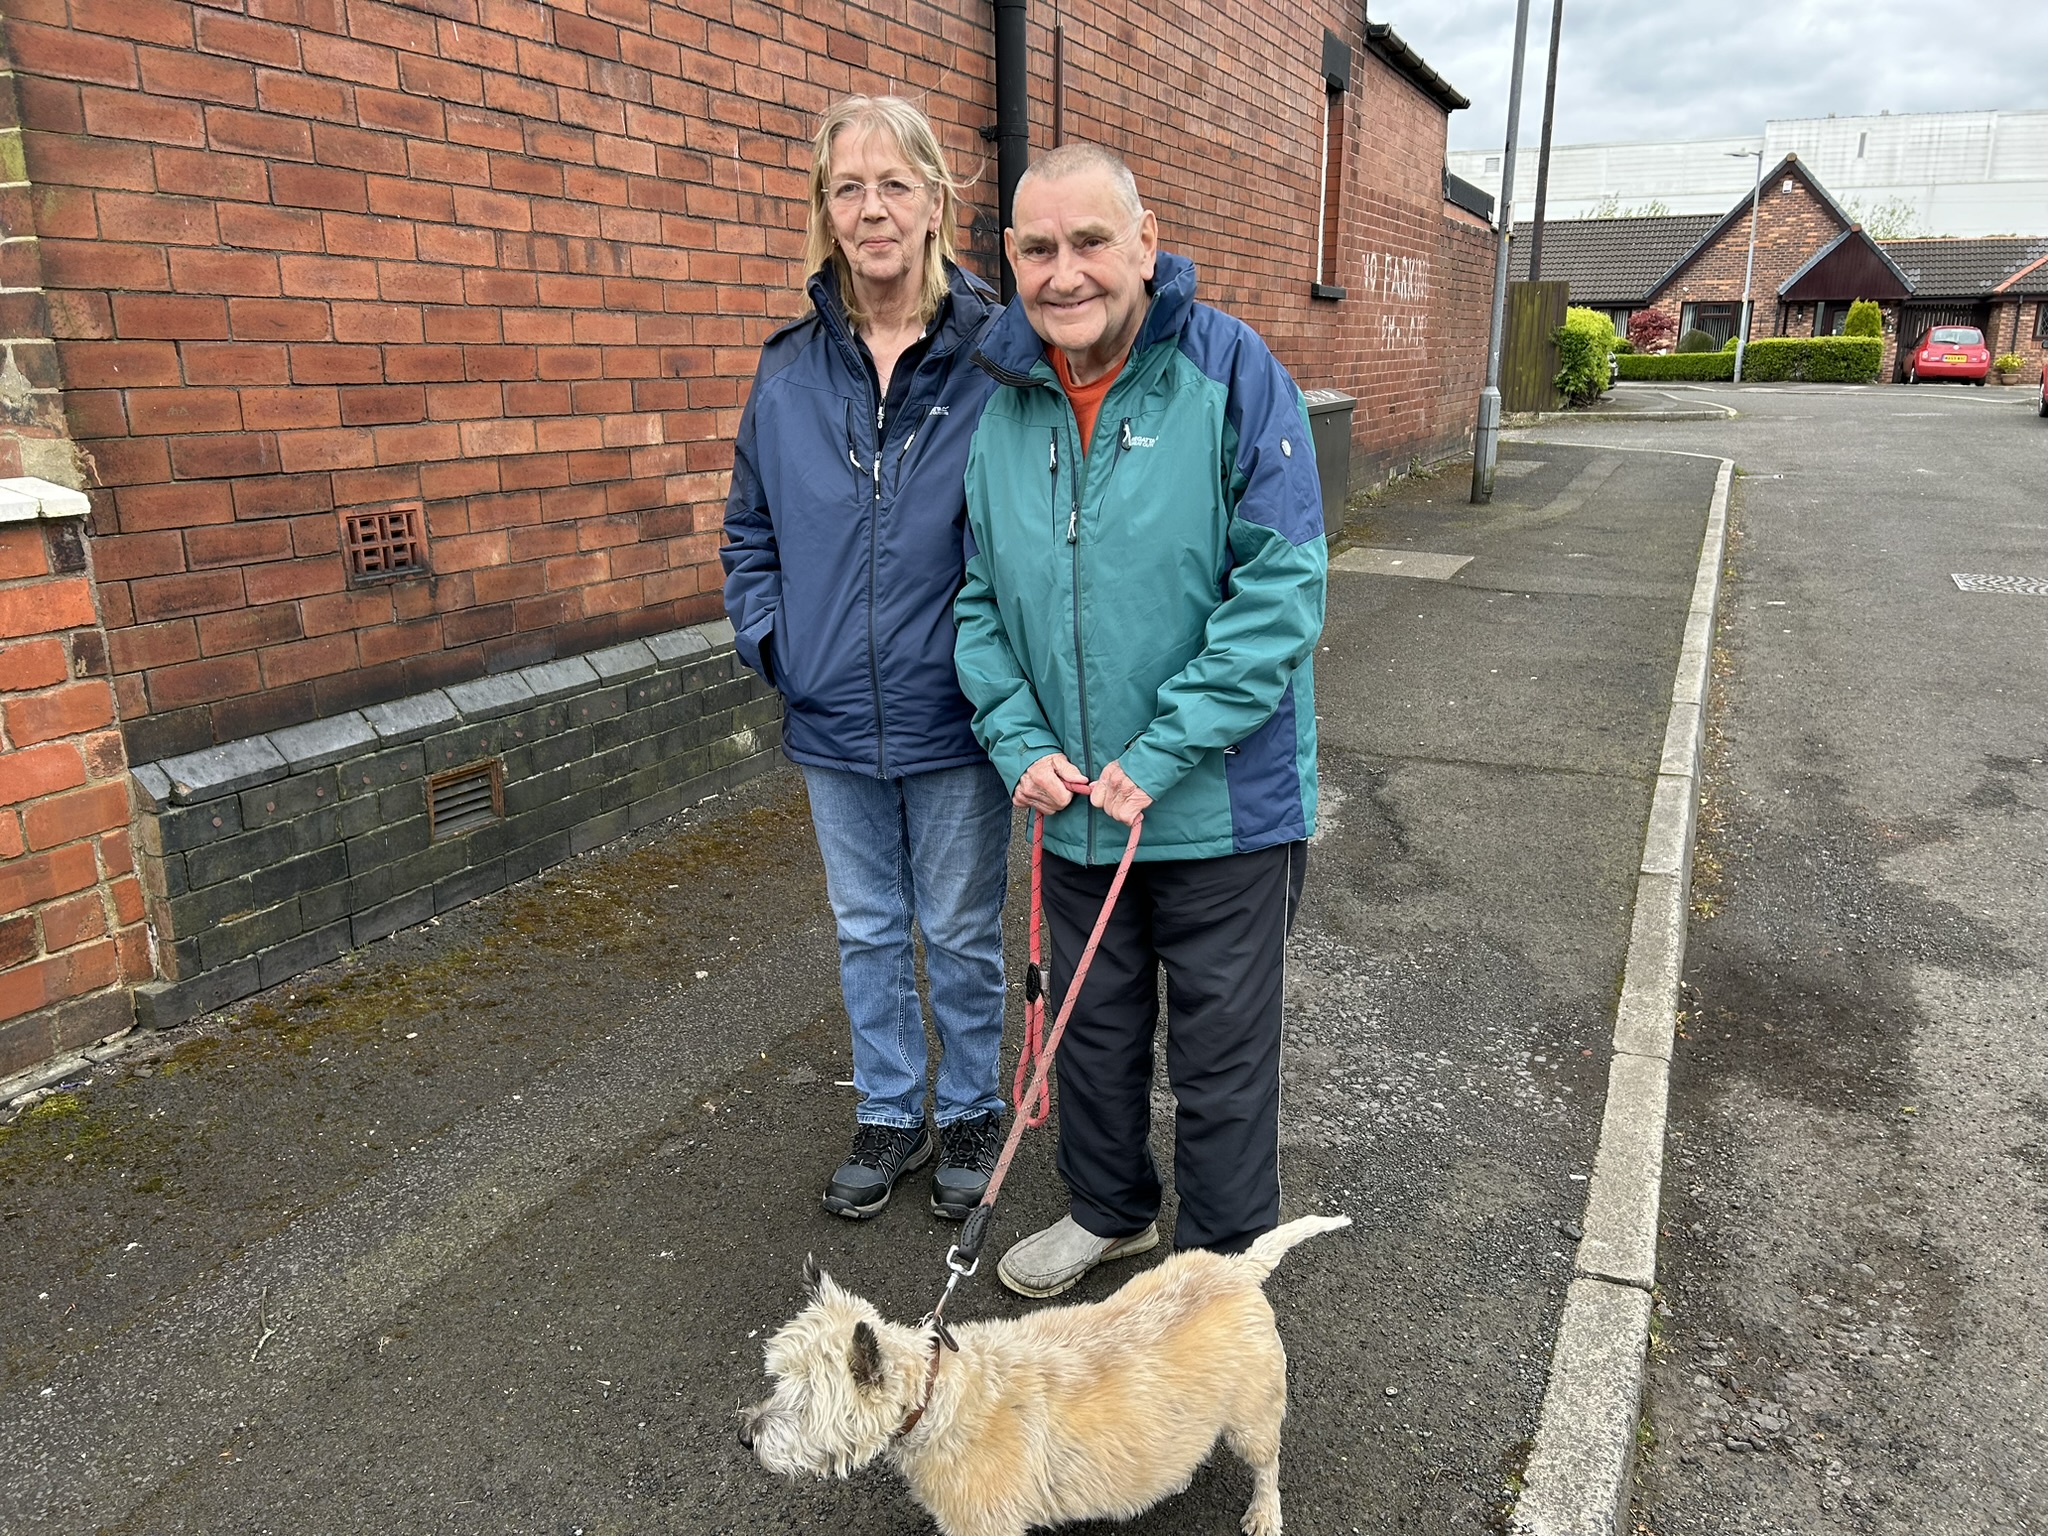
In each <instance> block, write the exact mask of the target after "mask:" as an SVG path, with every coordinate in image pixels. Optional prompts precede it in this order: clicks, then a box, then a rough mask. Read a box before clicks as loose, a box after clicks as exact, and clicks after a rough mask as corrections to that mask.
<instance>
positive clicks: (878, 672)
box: [853, 400, 889, 778]
mask: <svg viewBox="0 0 2048 1536" xmlns="http://www.w3.org/2000/svg"><path fill="white" fill-rule="evenodd" d="M882 411H883V404H882V402H881V401H879V400H877V401H876V402H875V462H874V465H873V468H872V470H871V474H872V477H873V482H874V488H875V499H874V505H873V507H872V508H871V509H870V511H869V514H868V682H869V685H870V686H871V687H872V688H873V690H874V695H875V772H876V774H877V775H878V776H880V777H882V778H887V777H888V774H889V750H888V745H889V743H888V733H887V731H886V729H885V728H884V726H883V724H882V659H881V658H882V652H881V642H880V640H879V638H878V637H877V635H876V632H875V567H876V565H877V564H878V563H879V556H878V554H877V548H878V545H879V541H880V539H881V525H882ZM853 467H854V468H855V469H859V468H860V461H859V460H858V459H855V460H854V465H853Z"/></svg>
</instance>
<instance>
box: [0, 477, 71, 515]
mask: <svg viewBox="0 0 2048 1536" xmlns="http://www.w3.org/2000/svg"><path fill="white" fill-rule="evenodd" d="M91 511H92V503H91V502H90V501H87V500H86V498H85V492H83V491H74V490H72V489H71V488H70V487H69V486H64V485H58V484H57V483H56V482H55V481H52V480H40V479H38V478H36V476H34V475H15V476H13V477H11V478H6V479H0V523H32V522H34V521H36V520H37V519H38V518H60V517H84V516H85V515H86V514H88V513H89V512H91Z"/></svg>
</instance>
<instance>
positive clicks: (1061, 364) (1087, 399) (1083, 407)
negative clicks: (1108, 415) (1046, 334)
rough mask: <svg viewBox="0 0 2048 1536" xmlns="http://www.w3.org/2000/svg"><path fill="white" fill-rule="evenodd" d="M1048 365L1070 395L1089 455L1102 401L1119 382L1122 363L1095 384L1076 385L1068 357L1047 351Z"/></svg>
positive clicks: (1049, 348) (1060, 352) (1083, 450)
mask: <svg viewBox="0 0 2048 1536" xmlns="http://www.w3.org/2000/svg"><path fill="white" fill-rule="evenodd" d="M1045 358H1046V361H1047V362H1049V363H1051V364H1052V371H1053V372H1054V373H1055V374H1057V375H1059V381H1060V388H1062V389H1064V390H1065V391H1066V392H1067V399H1068V400H1069V401H1070V402H1071V403H1072V405H1073V407H1074V420H1075V421H1076V422H1077V423H1079V425H1080V428H1081V452H1083V453H1084V454H1085V453H1086V452H1087V451H1088V444H1089V442H1090V440H1091V439H1093V438H1094V436H1095V418H1096V417H1097V416H1099V415H1101V414H1102V397H1103V396H1104V395H1106V394H1108V393H1109V386H1110V385H1112V384H1114V383H1115V382H1116V376H1117V375H1118V374H1120V373H1122V372H1123V371H1124V365H1123V363H1122V362H1118V364H1117V365H1116V366H1115V367H1114V368H1112V369H1110V370H1109V372H1107V373H1105V374H1104V375H1103V376H1102V377H1101V378H1099V379H1097V380H1096V381H1095V382H1094V383H1093V384H1076V383H1075V382H1074V376H1073V375H1072V374H1071V373H1069V372H1068V371H1067V354H1066V353H1064V352H1062V351H1061V350H1060V349H1059V348H1058V347H1047V348H1046V349H1045Z"/></svg>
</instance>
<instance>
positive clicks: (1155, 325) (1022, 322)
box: [974, 251, 1195, 386]
mask: <svg viewBox="0 0 2048 1536" xmlns="http://www.w3.org/2000/svg"><path fill="white" fill-rule="evenodd" d="M1147 286H1148V288H1149V291H1150V292H1151V295H1152V304H1151V307H1150V308H1149V309H1147V310H1146V311H1145V321H1144V324H1142V325H1140V326H1139V327H1138V339H1137V341H1136V342H1134V343H1133V344H1132V346H1131V352H1132V354H1133V355H1136V354H1138V353H1140V352H1143V351H1145V350H1146V349H1147V348H1148V347H1153V346H1157V345H1158V344H1159V343H1160V342H1162V341H1173V340H1176V339H1177V338H1178V337H1179V336H1180V333H1181V331H1182V329H1183V328H1184V327H1185V326H1186V325H1187V323H1188V316H1189V315H1190V314H1191V313H1192V312H1193V311H1194V307H1195V264H1194V263H1193V262H1192V261H1190V260H1188V258H1187V257H1185V256H1176V255H1175V254H1174V253H1173V252H1171V251H1161V252H1160V253H1159V257H1158V260H1157V261H1156V262H1155V263H1154V264H1153V267H1152V281H1151V283H1150V284H1149V285H1147ZM1044 357H1045V342H1044V341H1043V340H1041V339H1040V338H1039V335H1038V332H1036V331H1034V330H1032V329H1031V321H1030V320H1029V319H1028V318H1027V317H1026V316H1025V314H1024V306H1023V305H1022V304H1011V305H1010V306H1009V307H1008V308H1006V309H1005V310H1004V311H1003V313H1002V315H1001V317H1000V318H999V319H998V320H997V321H996V323H995V324H994V325H992V326H990V327H989V329H988V334H987V335H986V336H985V337H983V338H982V343H981V347H980V349H979V350H977V351H976V352H975V354H974V360H975V362H977V363H979V364H980V365H981V367H982V368H983V369H984V370H985V371H986V372H988V373H989V374H990V375H992V376H993V377H994V378H995V379H996V381H997V382H998V383H1002V384H1010V385H1018V386H1022V385H1027V384H1042V383H1045V382H1046V380H1045V379H1038V378H1034V377H1033V376H1032V372H1031V370H1032V368H1033V367H1034V366H1035V365H1037V364H1038V363H1039V362H1040V361H1041V360H1043V359H1044ZM1050 376H1051V370H1050V369H1048V370H1047V377H1048V378H1049V377H1050Z"/></svg>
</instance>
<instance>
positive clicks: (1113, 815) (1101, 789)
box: [1088, 763, 1152, 827]
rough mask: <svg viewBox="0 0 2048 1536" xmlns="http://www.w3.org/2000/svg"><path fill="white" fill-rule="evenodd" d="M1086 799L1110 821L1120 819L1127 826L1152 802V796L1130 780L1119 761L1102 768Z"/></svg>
mask: <svg viewBox="0 0 2048 1536" xmlns="http://www.w3.org/2000/svg"><path fill="white" fill-rule="evenodd" d="M1088 799H1089V800H1090V801H1091V802H1092V803H1093V804H1094V806H1095V809H1097V810H1098V811H1100V812H1102V814H1103V815H1105V816H1107V817H1108V818H1109V819H1110V820H1111V821H1120V822H1122V823H1123V824H1124V825H1125V826H1127V827H1128V826H1129V825H1130V824H1131V823H1132V822H1134V821H1136V820H1137V819H1138V818H1139V817H1140V816H1142V815H1144V813H1145V807H1146V806H1148V805H1150V804H1151V803H1152V797H1151V796H1150V795H1148V794H1146V793H1145V791H1143V790H1142V789H1140V788H1138V786H1137V785H1136V784H1135V783H1133V782H1132V781H1131V776H1130V775H1129V774H1127V773H1125V772H1124V770H1123V765H1122V764H1121V763H1111V764H1110V765H1109V766H1108V767H1107V768H1105V769H1103V770H1102V777H1101V778H1099V779H1097V780H1096V781H1095V788H1094V789H1093V790H1091V791H1090V792H1089V795H1088Z"/></svg>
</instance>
